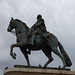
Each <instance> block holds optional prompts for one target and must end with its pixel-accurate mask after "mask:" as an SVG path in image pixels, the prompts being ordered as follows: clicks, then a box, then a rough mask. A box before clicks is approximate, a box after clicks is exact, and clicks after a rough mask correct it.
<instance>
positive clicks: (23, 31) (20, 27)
mask: <svg viewBox="0 0 75 75" xmlns="http://www.w3.org/2000/svg"><path fill="white" fill-rule="evenodd" d="M39 17H40V20H39V21H40V22H38V21H37V22H36V23H35V24H34V25H33V26H32V28H31V30H30V29H29V27H28V26H27V25H26V24H25V23H24V22H22V21H20V20H18V19H13V18H11V20H10V24H9V26H8V29H7V31H8V32H12V30H13V29H15V35H16V37H17V43H16V44H12V45H11V48H10V55H11V56H12V58H14V59H16V54H15V53H13V48H14V47H19V48H20V50H21V51H22V53H23V55H24V56H25V58H26V61H27V65H28V66H30V62H29V58H28V51H27V49H29V51H31V50H32V51H35V50H36V51H37V50H42V51H43V53H44V54H45V55H46V56H47V57H48V59H49V60H48V61H47V62H46V63H45V65H44V67H45V68H46V67H47V65H48V64H49V63H50V62H52V61H53V58H52V55H51V52H54V53H55V54H56V55H58V56H59V57H60V58H61V60H62V62H63V67H62V68H65V67H70V66H71V65H72V63H71V60H70V58H69V56H68V55H67V53H66V51H65V50H64V48H63V46H62V45H61V43H60V42H59V41H58V39H57V38H56V36H55V35H53V34H52V33H49V32H47V31H46V27H45V25H44V20H43V19H42V16H41V15H39ZM37 18H38V17H37ZM42 24H43V25H42ZM30 35H31V36H30ZM32 37H33V39H32ZM34 37H35V38H34ZM32 40H33V43H32V42H31V41H32ZM30 42H31V43H30ZM58 46H59V49H60V52H59V51H58V49H57V47H58Z"/></svg>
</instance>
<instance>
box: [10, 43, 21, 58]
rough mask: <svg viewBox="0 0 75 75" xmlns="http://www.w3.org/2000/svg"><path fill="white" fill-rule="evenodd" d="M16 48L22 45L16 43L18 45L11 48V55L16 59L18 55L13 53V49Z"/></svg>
mask: <svg viewBox="0 0 75 75" xmlns="http://www.w3.org/2000/svg"><path fill="white" fill-rule="evenodd" d="M14 47H20V44H18V43H16V44H12V45H11V47H10V55H11V56H12V58H14V59H16V54H15V53H13V48H14Z"/></svg>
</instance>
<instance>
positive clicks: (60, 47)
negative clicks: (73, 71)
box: [58, 42, 72, 67]
mask: <svg viewBox="0 0 75 75" xmlns="http://www.w3.org/2000/svg"><path fill="white" fill-rule="evenodd" d="M58 46H59V49H60V52H61V53H62V55H63V56H64V59H65V62H66V65H67V67H70V66H71V65H72V62H71V60H70V58H69V56H68V55H67V53H66V51H65V50H64V48H63V46H62V44H61V43H60V42H58Z"/></svg>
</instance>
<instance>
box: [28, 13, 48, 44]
mask: <svg viewBox="0 0 75 75" xmlns="http://www.w3.org/2000/svg"><path fill="white" fill-rule="evenodd" d="M37 33H39V34H40V36H41V37H42V38H47V36H48V35H47V31H46V26H45V22H44V19H43V18H42V16H41V15H40V14H39V15H37V21H36V23H35V24H34V25H33V26H32V27H31V29H30V31H29V35H32V41H31V43H30V44H32V45H34V40H35V35H36V34H37Z"/></svg>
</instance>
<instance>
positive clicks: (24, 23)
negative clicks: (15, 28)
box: [15, 19, 29, 29]
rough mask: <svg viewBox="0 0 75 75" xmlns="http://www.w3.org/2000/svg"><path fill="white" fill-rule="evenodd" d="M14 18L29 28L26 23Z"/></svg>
mask: <svg viewBox="0 0 75 75" xmlns="http://www.w3.org/2000/svg"><path fill="white" fill-rule="evenodd" d="M15 20H16V21H19V22H21V23H22V24H23V25H25V26H26V27H27V29H29V27H28V26H27V25H26V23H24V22H22V21H21V20H19V19H15Z"/></svg>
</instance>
